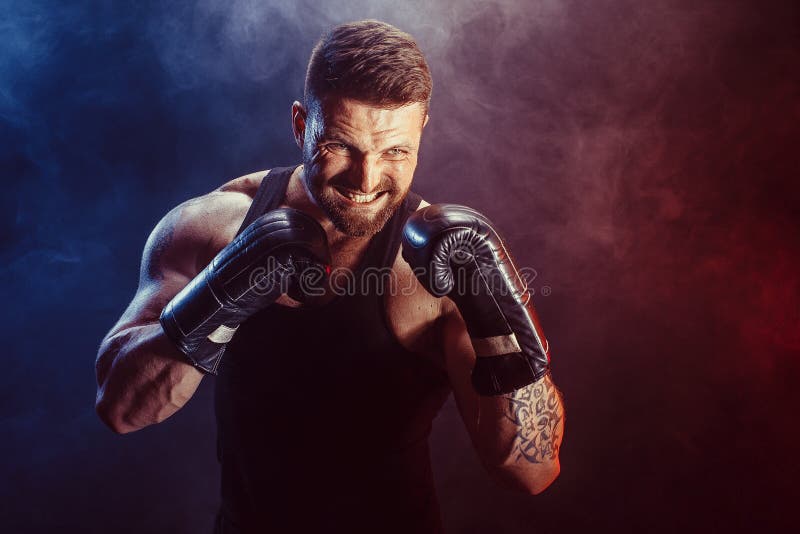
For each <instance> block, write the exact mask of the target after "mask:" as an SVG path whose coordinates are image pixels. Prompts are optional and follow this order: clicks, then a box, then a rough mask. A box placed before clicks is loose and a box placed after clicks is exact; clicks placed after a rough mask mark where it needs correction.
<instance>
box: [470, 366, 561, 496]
mask: <svg viewBox="0 0 800 534" xmlns="http://www.w3.org/2000/svg"><path fill="white" fill-rule="evenodd" d="M478 402H479V406H478V410H477V418H476V421H475V434H474V435H475V439H476V441H477V443H476V447H477V449H478V451H479V452H480V454H481V457H482V459H483V461H484V464H485V465H486V466H487V468H488V469H489V471H490V473H491V474H492V475H494V476H495V477H496V478H497V479H498V480H500V481H501V482H502V483H503V484H504V485H507V486H510V487H515V488H517V489H521V490H523V491H528V492H530V493H539V492H540V491H542V490H544V489H545V488H546V487H547V486H549V485H550V483H552V481H553V480H555V478H556V477H557V476H558V473H559V469H560V466H559V460H558V451H559V448H560V446H561V440H562V437H563V435H564V407H563V404H562V399H561V394H560V392H559V391H558V389H557V388H556V386H555V384H553V381H552V379H551V377H550V375H549V374H548V375H545V376H544V377H543V378H541V379H539V380H538V381H537V382H534V383H533V384H530V385H529V386H526V387H524V388H522V389H519V390H517V391H515V392H513V393H508V394H505V395H500V396H493V397H490V396H482V397H479V400H478Z"/></svg>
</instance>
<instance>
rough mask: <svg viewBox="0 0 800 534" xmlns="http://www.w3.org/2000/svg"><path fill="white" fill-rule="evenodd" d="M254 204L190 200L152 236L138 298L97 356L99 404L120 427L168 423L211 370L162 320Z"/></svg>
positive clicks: (235, 198) (222, 195)
mask: <svg viewBox="0 0 800 534" xmlns="http://www.w3.org/2000/svg"><path fill="white" fill-rule="evenodd" d="M248 202H249V201H248V200H247V197H246V196H245V195H242V194H241V193H235V192H213V193H210V194H209V195H205V196H203V197H199V198H197V199H193V200H190V201H187V202H185V203H183V204H181V205H180V206H178V207H176V208H175V209H173V210H172V211H170V212H169V213H168V214H167V215H166V216H165V217H164V218H163V219H162V220H161V221H160V222H159V223H158V224H157V225H156V227H155V229H154V230H153V232H152V233H151V235H150V237H149V238H148V240H147V244H146V245H145V249H144V254H143V257H142V264H141V270H140V275H139V287H138V289H137V292H136V295H135V296H134V298H133V300H132V302H131V303H130V305H129V306H128V308H127V309H126V310H125V312H124V313H123V315H122V317H121V318H120V319H119V321H118V322H117V324H116V325H114V327H112V328H111V330H110V331H109V332H108V334H107V335H106V336H105V338H104V339H103V341H102V343H101V344H100V349H99V351H98V354H97V361H96V373H97V399H96V403H95V408H96V410H97V414H98V415H99V417H100V418H101V419H102V420H103V422H105V423H106V424H107V425H108V426H109V427H110V428H111V429H113V430H114V431H115V432H118V433H127V432H132V431H134V430H138V429H140V428H143V427H145V426H148V425H151V424H153V423H158V422H161V421H163V420H164V419H166V418H167V417H169V416H170V415H172V414H174V413H175V412H176V411H177V410H179V409H180V408H181V407H182V406H183V405H184V404H186V402H187V401H188V400H189V398H191V396H192V395H193V394H194V392H195V390H196V389H197V387H198V385H199V384H200V380H201V378H202V377H203V374H202V373H201V372H200V371H198V370H197V369H196V368H194V367H193V366H192V365H190V364H189V363H187V361H186V359H185V358H184V357H183V355H182V354H181V353H180V352H179V351H178V349H177V348H176V347H175V346H174V344H173V343H172V342H171V341H170V340H169V339H167V337H166V336H165V335H164V331H163V329H162V327H161V325H160V324H159V322H158V317H159V314H160V313H161V310H162V309H163V307H164V306H165V305H166V303H167V302H169V300H170V299H171V298H172V297H173V296H175V295H176V294H177V293H178V292H179V291H180V290H181V289H182V288H183V287H184V286H185V285H186V284H187V283H188V282H189V281H190V280H191V279H192V278H193V277H194V276H195V275H196V274H197V273H198V272H199V271H200V270H201V269H202V267H203V266H204V264H205V263H206V262H207V261H208V260H209V259H210V257H211V256H213V253H214V252H215V250H214V247H215V246H214V242H215V241H217V240H218V239H219V237H220V231H219V228H220V227H223V228H224V227H226V225H225V224H224V223H225V222H226V218H230V215H231V214H232V213H238V212H239V211H242V208H243V209H244V210H246V205H247V203H248ZM243 203H244V204H243ZM221 222H222V224H220V223H221ZM227 226H230V225H227ZM231 237H232V236H231ZM217 248H218V247H217Z"/></svg>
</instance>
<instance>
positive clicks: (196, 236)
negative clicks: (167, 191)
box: [112, 201, 203, 333]
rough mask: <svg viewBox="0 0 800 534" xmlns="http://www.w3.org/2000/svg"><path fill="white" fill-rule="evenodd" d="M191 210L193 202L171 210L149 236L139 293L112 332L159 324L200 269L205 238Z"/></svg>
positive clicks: (140, 277)
mask: <svg viewBox="0 0 800 534" xmlns="http://www.w3.org/2000/svg"><path fill="white" fill-rule="evenodd" d="M197 226H198V225H197V224H196V222H195V221H193V215H192V213H191V201H189V202H186V203H183V204H181V205H179V206H177V207H176V208H174V209H172V210H171V211H170V212H169V213H167V214H166V215H165V216H164V217H163V218H162V219H161V220H160V221H159V222H158V224H156V226H155V228H153V230H152V232H151V233H150V235H149V236H148V238H147V241H146V243H145V246H144V250H143V252H142V260H141V264H140V267H139V284H138V287H137V289H136V294H135V295H134V297H133V299H132V300H131V302H130V304H129V305H128V307H127V308H126V310H125V312H124V313H123V314H122V317H121V318H120V320H119V321H118V322H117V324H116V325H115V326H114V328H112V333H113V332H116V331H120V330H123V329H125V328H129V327H132V326H140V325H143V324H150V323H155V322H156V321H158V317H159V315H160V314H161V310H162V309H163V308H164V306H165V305H166V304H167V303H168V302H169V301H170V299H172V297H174V296H175V295H176V294H177V293H178V292H179V291H180V290H181V289H183V287H184V286H186V284H188V283H189V281H190V280H191V279H192V278H193V277H194V276H195V275H196V274H197V272H199V269H198V267H197V265H196V260H197V257H198V246H200V245H201V243H202V241H203V238H202V232H201V231H200V230H199V229H198V228H197Z"/></svg>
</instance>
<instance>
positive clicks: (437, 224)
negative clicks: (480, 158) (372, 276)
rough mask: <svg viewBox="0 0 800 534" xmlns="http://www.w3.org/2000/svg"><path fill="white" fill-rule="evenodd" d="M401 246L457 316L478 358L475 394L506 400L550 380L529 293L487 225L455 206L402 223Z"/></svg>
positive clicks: (435, 208) (434, 209)
mask: <svg viewBox="0 0 800 534" xmlns="http://www.w3.org/2000/svg"><path fill="white" fill-rule="evenodd" d="M402 243H403V244H402V246H403V258H404V259H405V260H406V261H407V262H408V263H409V265H410V266H411V267H412V268H413V269H414V273H415V275H416V276H417V279H418V280H419V281H420V283H421V284H422V285H423V287H425V289H427V290H428V291H429V292H430V293H431V294H433V295H434V296H437V297H442V296H448V297H449V298H451V299H452V300H453V302H454V303H455V304H456V306H457V307H458V310H459V312H461V316H462V317H463V318H464V322H465V324H466V327H467V331H468V332H469V335H470V339H471V340H472V346H473V348H474V349H475V354H476V355H477V360H476V363H475V367H474V368H473V370H472V385H473V387H474V388H475V391H477V392H478V394H480V395H487V396H488V395H499V394H502V393H510V392H512V391H514V390H517V389H519V388H522V387H524V386H526V385H528V384H531V383H533V382H535V381H536V380H538V379H540V378H541V377H543V376H544V375H545V374H547V373H548V372H549V370H550V357H549V354H548V351H549V347H548V344H547V340H546V339H545V337H544V334H543V332H542V330H541V327H540V325H539V320H538V317H537V316H536V312H535V310H534V309H533V304H532V303H531V302H530V293H529V292H528V289H527V286H526V284H525V282H524V281H523V280H522V279H521V278H520V275H519V273H518V272H517V269H516V268H515V267H514V264H513V262H512V259H511V256H510V254H509V252H508V250H506V248H505V246H504V244H503V242H502V240H501V239H500V237H499V235H498V234H497V232H496V231H495V230H494V228H493V226H492V224H491V222H490V221H489V220H488V219H487V218H486V217H484V216H483V215H481V214H480V213H478V212H477V211H475V210H473V209H471V208H468V207H466V206H459V205H456V204H433V205H430V206H426V207H424V208H422V209H420V210H418V211H416V212H414V213H413V214H411V216H410V217H409V218H408V221H407V222H406V224H405V227H404V229H403V242H402Z"/></svg>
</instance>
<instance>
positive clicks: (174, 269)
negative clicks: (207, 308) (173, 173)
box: [141, 171, 268, 282]
mask: <svg viewBox="0 0 800 534" xmlns="http://www.w3.org/2000/svg"><path fill="white" fill-rule="evenodd" d="M267 173H268V171H260V172H257V173H253V174H248V175H246V176H240V177H238V178H235V179H233V180H230V181H228V182H226V183H225V184H223V185H222V186H220V187H218V188H217V189H215V190H213V191H211V192H209V193H206V194H205V195H201V196H198V197H194V198H190V199H188V200H186V201H184V202H182V203H180V204H179V205H177V206H175V207H174V208H172V209H171V210H170V211H169V212H168V213H167V214H166V215H165V216H164V217H163V218H162V219H161V220H160V221H159V222H158V224H157V225H156V226H155V228H154V229H153V231H152V232H151V234H150V236H149V238H148V239H147V243H146V245H145V250H144V254H143V257H142V270H141V280H142V281H143V282H145V281H155V280H163V279H164V278H165V276H167V275H168V274H169V273H173V274H178V275H184V276H187V277H193V276H194V275H195V274H197V273H198V272H200V270H202V269H203V267H205V266H206V265H207V264H208V262H209V261H211V258H213V257H214V256H215V255H216V254H217V252H219V251H220V250H221V249H222V248H223V247H225V245H227V244H228V243H230V241H231V240H232V239H233V238H234V237H235V235H236V232H237V230H238V229H239V226H240V225H241V223H242V221H244V218H245V215H246V214H247V210H248V209H249V208H250V205H251V204H252V202H253V196H254V195H255V192H256V191H257V190H258V186H259V184H260V183H261V180H262V179H263V177H264V176H265V175H266V174H267Z"/></svg>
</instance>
